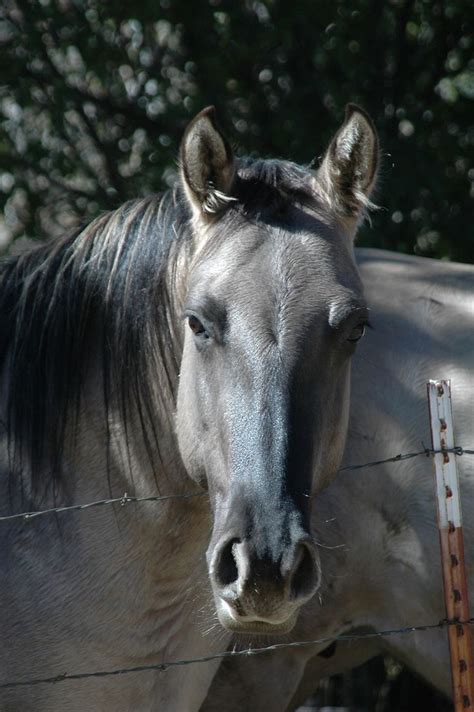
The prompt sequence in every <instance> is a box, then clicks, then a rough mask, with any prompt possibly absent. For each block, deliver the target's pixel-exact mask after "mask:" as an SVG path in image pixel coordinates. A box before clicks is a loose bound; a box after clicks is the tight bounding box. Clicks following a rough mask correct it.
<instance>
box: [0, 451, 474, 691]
mask: <svg viewBox="0 0 474 712" xmlns="http://www.w3.org/2000/svg"><path fill="white" fill-rule="evenodd" d="M449 454H453V455H455V456H456V457H461V456H464V455H474V448H465V447H461V446H455V447H451V448H442V449H438V450H436V449H433V448H426V447H423V449H422V450H419V451H416V452H409V453H400V454H397V455H393V456H391V457H387V458H384V459H380V460H373V461H370V462H365V463H361V464H354V465H346V466H344V467H342V468H340V470H339V472H347V471H356V470H361V469H364V468H371V467H377V466H380V465H385V464H388V463H397V462H403V461H406V460H411V459H413V458H415V457H428V458H429V457H434V456H435V455H443V456H446V455H449ZM205 496H207V492H190V493H182V494H169V495H150V496H147V497H133V496H129V495H128V494H127V493H124V494H123V495H122V496H121V497H115V498H109V499H102V500H97V501H93V502H86V503H84V504H75V505H70V506H64V507H51V508H48V509H43V510H38V511H32V512H20V513H17V514H10V515H6V516H1V517H0V523H7V522H12V521H15V520H16V521H18V520H23V521H24V522H31V521H32V520H34V519H37V518H39V517H42V516H47V515H50V514H65V513H71V512H78V511H80V512H82V511H85V510H89V509H93V508H97V507H104V506H108V505H120V506H126V505H129V504H140V503H143V502H155V503H160V502H165V501H169V500H178V499H181V500H183V499H192V498H195V497H205ZM465 625H468V626H473V625H474V618H469V619H467V620H460V619H456V618H454V619H448V618H444V619H442V620H440V621H438V622H436V623H426V624H423V625H412V626H404V627H401V628H393V629H388V630H378V631H368V632H365V633H345V634H342V635H328V636H325V637H322V638H317V639H313V640H303V641H294V642H285V643H274V644H272V645H266V646H262V647H255V648H252V647H248V648H245V649H243V650H236V649H233V650H225V651H221V652H218V653H213V654H211V655H206V656H202V657H197V658H188V659H181V660H168V661H163V662H160V663H153V664H148V665H138V666H134V667H126V668H117V669H112V670H95V671H91V672H81V673H68V672H63V673H59V674H57V675H54V676H52V677H45V678H30V679H26V680H12V681H8V682H3V683H0V689H8V688H10V689H11V688H16V687H25V686H31V685H42V684H57V683H61V682H67V681H68V680H84V679H89V678H104V677H111V676H118V675H128V674H133V673H140V672H149V671H159V672H166V671H167V670H169V669H171V668H175V667H182V666H188V665H195V664H203V663H207V662H211V661H214V660H222V659H224V658H234V657H251V656H255V655H262V654H267V653H271V652H275V651H278V650H286V649H291V648H304V647H311V646H314V647H316V646H321V645H326V644H331V643H337V642H344V641H356V640H367V639H374V638H375V639H376V638H387V637H390V636H397V635H409V634H413V633H417V632H425V631H434V630H440V629H443V628H449V627H451V626H457V627H462V626H465Z"/></svg>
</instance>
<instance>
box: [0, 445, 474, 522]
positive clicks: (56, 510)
mask: <svg viewBox="0 0 474 712" xmlns="http://www.w3.org/2000/svg"><path fill="white" fill-rule="evenodd" d="M443 454H453V455H457V456H458V457H460V456H462V455H474V449H471V448H463V447H460V446H457V447H453V448H443V449H442V450H433V449H431V448H424V449H423V450H419V451H418V452H408V453H405V454H399V455H393V456H392V457H387V458H385V459H384V460H373V461H372V462H364V463H362V464H360V465H346V466H345V467H341V468H340V469H339V472H346V471H349V470H362V469H364V468H369V467H376V466H378V465H385V464H387V463H390V462H403V461H404V460H411V459H412V458H414V457H420V456H424V457H433V456H434V455H443ZM194 497H207V492H185V493H182V494H165V495H150V496H147V497H131V496H129V495H128V494H127V493H126V492H125V493H124V494H123V495H122V496H121V497H112V498H108V499H99V500H96V501H94V502H86V503H85V504H72V505H69V506H66V507H50V508H48V509H40V510H38V511H33V512H19V513H18V514H8V515H6V516H2V517H0V522H11V521H13V520H15V519H23V520H24V521H26V522H27V521H30V520H32V519H37V518H38V517H42V516H45V515H47V514H63V513H66V512H81V511H84V510H86V509H93V508H95V507H103V506H106V505H110V504H119V505H121V506H125V505H127V504H139V503H141V502H165V501H168V500H171V499H193V498H194Z"/></svg>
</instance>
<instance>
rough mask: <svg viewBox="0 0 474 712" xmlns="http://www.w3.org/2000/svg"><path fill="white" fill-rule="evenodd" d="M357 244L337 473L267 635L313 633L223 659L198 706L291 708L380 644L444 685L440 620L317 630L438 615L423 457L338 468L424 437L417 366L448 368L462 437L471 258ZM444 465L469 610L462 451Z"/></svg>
mask: <svg viewBox="0 0 474 712" xmlns="http://www.w3.org/2000/svg"><path fill="white" fill-rule="evenodd" d="M356 253H357V261H358V266H359V271H360V274H361V277H362V280H363V283H364V286H365V293H366V296H367V300H368V303H369V304H370V309H371V312H370V321H371V324H372V326H373V328H372V329H370V330H369V331H368V333H367V335H366V338H365V339H364V341H363V343H361V344H360V347H359V349H358V351H357V354H356V355H355V356H354V359H353V362H352V398H351V409H350V419H349V427H348V437H347V441H346V449H345V455H344V459H343V468H342V471H341V472H339V474H338V476H337V477H336V479H335V480H334V482H333V483H332V484H331V485H330V486H329V487H328V488H327V489H325V491H324V492H322V493H320V494H319V495H318V496H317V497H316V499H315V501H314V507H313V509H312V515H311V521H312V532H313V538H314V540H315V541H316V542H317V544H318V546H319V547H320V555H321V576H322V583H321V587H320V590H319V592H318V593H317V594H316V595H315V596H314V597H313V598H312V599H311V601H310V602H308V603H307V604H306V605H305V606H304V607H303V609H302V611H301V613H300V616H299V619H298V623H297V625H296V627H295V628H294V629H293V631H292V632H291V635H290V636H286V637H281V638H279V640H280V642H291V641H307V640H309V641H311V640H319V639H325V640H326V642H322V643H320V644H318V645H313V646H308V647H301V648H294V649H282V650H279V651H274V652H268V653H265V654H264V655H261V656H254V657H251V658H249V659H244V658H230V659H227V660H225V661H224V662H223V664H222V665H221V668H220V670H219V672H218V674H217V675H216V678H215V679H214V682H213V684H212V686H211V688H210V691H209V694H208V698H207V700H206V702H205V703H204V705H203V707H202V712H217V711H219V712H234V711H235V712H237V710H239V712H245V711H246V710H248V711H249V712H250V710H252V712H260V711H262V712H263V711H265V712H267V711H268V710H271V712H290V711H291V710H295V709H296V708H297V707H298V705H301V704H303V703H304V701H305V699H306V698H307V697H308V696H309V695H310V694H311V693H312V692H314V690H315V688H316V686H317V684H318V681H319V680H320V679H321V678H322V677H325V676H327V675H332V674H336V673H340V672H344V671H345V670H348V669H351V668H353V667H355V666H357V665H359V664H362V663H363V662H365V661H366V660H368V659H369V658H370V657H373V656H375V655H377V654H379V653H387V654H390V655H391V656H392V657H394V658H396V659H398V660H399V661H400V662H402V663H403V664H404V665H406V666H408V667H409V668H410V669H411V670H413V671H414V672H415V673H416V674H417V675H419V676H421V677H422V678H423V679H424V680H426V681H427V682H428V683H430V684H431V685H433V686H434V687H436V688H437V689H438V690H440V691H441V692H443V693H444V694H446V695H450V694H451V674H450V662H449V650H448V641H447V630H446V628H435V629H432V630H425V631H416V632H410V633H409V634H400V635H390V636H387V637H381V638H377V637H375V638H373V637H367V638H362V639H360V640H357V639H356V640H352V641H345V642H344V641H340V642H335V643H331V642H330V639H331V637H337V636H340V635H347V634H349V635H358V634H364V633H369V634H370V633H372V632H374V631H384V630H385V631H386V630H397V629H400V628H404V627H409V626H423V625H435V626H436V624H437V623H438V622H439V621H441V620H442V619H444V618H445V616H446V613H445V608H444V597H443V583H442V581H443V578H442V573H441V557H440V548H439V537H438V533H437V523H436V496H435V486H434V481H433V463H432V461H431V459H430V458H427V457H424V456H420V457H415V458H412V459H409V460H404V461H400V462H389V463H384V464H380V465H378V466H376V467H371V468H367V469H360V470H349V469H347V470H344V467H345V466H349V465H354V464H357V463H366V462H373V461H378V460H383V459H385V458H386V457H387V456H391V455H396V454H398V453H409V452H417V451H420V452H421V451H423V449H424V447H426V446H429V444H430V430H429V415H428V404H427V398H426V381H427V380H428V379H430V378H435V379H439V378H448V377H449V378H451V379H452V403H453V418H454V429H455V438H456V443H457V444H458V445H460V446H464V448H465V449H469V448H472V446H473V444H474V409H473V407H472V404H473V402H474V377H473V373H474V370H473V365H474V364H473V361H474V267H473V266H470V265H461V264H454V263H446V262H437V261H434V260H429V259H425V258H421V257H415V256H408V255H400V254H393V253H388V252H384V251H377V250H368V249H357V250H356ZM457 466H458V471H459V477H460V491H461V496H462V507H463V512H464V517H463V531H464V538H465V547H466V562H467V573H468V579H469V590H470V599H471V611H472V605H473V604H474V567H473V565H472V564H473V562H474V521H473V519H472V517H471V516H470V513H471V512H472V509H473V506H474V480H473V472H474V458H473V457H472V456H470V455H467V454H466V455H463V456H460V457H459V456H458V457H457ZM328 639H329V641H328ZM274 642H276V641H274V640H271V643H274ZM262 644H263V645H264V644H265V641H263V643H262V642H260V645H262ZM254 647H259V646H258V645H255V644H254Z"/></svg>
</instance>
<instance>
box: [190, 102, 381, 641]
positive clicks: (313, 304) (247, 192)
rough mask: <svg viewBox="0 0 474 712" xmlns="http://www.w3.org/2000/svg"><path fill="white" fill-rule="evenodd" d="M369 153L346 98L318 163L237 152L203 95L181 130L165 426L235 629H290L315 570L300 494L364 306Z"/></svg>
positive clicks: (341, 429)
mask: <svg viewBox="0 0 474 712" xmlns="http://www.w3.org/2000/svg"><path fill="white" fill-rule="evenodd" d="M377 160H378V141H377V135H376V133H375V129H374V127H373V125H372V122H371V121H370V119H369V118H368V116H367V115H366V114H365V113H364V112H363V111H362V110H361V109H359V108H358V107H356V106H354V105H350V106H349V107H348V108H347V111H346V117H345V121H344V123H343V125H342V126H341V128H340V129H339V131H338V132H337V133H336V135H335V136H334V138H333V140H332V142H331V143H330V146H329V148H328V150H327V152H326V154H325V155H324V157H323V159H322V161H321V163H320V166H319V168H318V169H317V170H311V169H309V168H301V167H298V166H296V165H294V164H292V163H289V162H285V161H279V160H278V161H277V160H256V159H238V158H235V157H234V155H233V152H232V150H231V147H230V145H229V143H228V141H227V140H226V138H225V137H224V136H223V134H222V132H221V131H220V129H219V128H218V126H217V123H216V117H215V111H214V109H213V108H208V109H205V110H204V111H202V112H201V113H200V114H199V115H198V116H197V117H196V118H195V119H194V120H193V121H192V123H191V124H190V126H189V127H188V129H187V131H186V133H185V136H184V138H183V142H182V147H181V171H182V183H183V186H184V191H185V194H186V199H187V201H188V202H189V205H190V210H191V214H192V225H193V241H194V251H193V256H192V259H191V263H190V266H189V270H188V271H187V283H186V290H185V291H186V296H185V300H184V311H183V315H184V321H185V338H184V350H183V357H182V363H181V371H180V382H179V390H178V402H177V433H178V441H179V447H180V453H181V456H182V459H183V462H184V465H185V467H186V469H187V472H188V474H189V475H190V476H191V477H192V478H193V479H194V480H196V481H197V482H199V483H200V484H201V485H203V486H205V487H206V488H207V489H208V490H209V496H210V502H211V508H212V513H213V531H212V536H211V540H210V544H209V548H208V551H207V559H208V568H209V574H210V579H211V583H212V588H213V593H214V597H215V601H216V606H217V612H218V616H219V620H220V621H221V623H222V624H223V625H224V626H225V627H226V628H228V629H231V630H234V631H241V632H264V633H271V632H282V631H286V630H290V629H291V627H292V626H293V625H294V622H295V620H296V616H297V612H298V609H299V608H300V607H301V605H302V604H303V603H305V601H307V600H308V599H309V598H310V597H311V596H313V595H314V593H315V592H316V590H317V588H318V585H319V580H320V574H319V559H318V555H317V551H316V548H315V545H314V543H313V541H312V539H311V535H310V530H309V510H310V504H311V498H312V496H313V495H314V494H315V493H317V492H318V491H319V490H321V488H322V487H324V486H325V485H326V484H327V483H328V482H330V481H331V479H332V478H333V477H334V476H335V474H336V472H337V470H338V467H339V465H340V461H341V458H342V454H343V448H344V443H345V438H346V431H347V421H348V408H349V391H350V363H351V356H352V354H353V353H354V350H355V348H356V346H357V342H358V341H359V339H360V338H361V337H362V335H363V333H364V328H365V326H366V324H367V322H368V311H367V305H366V302H365V299H364V295H363V289H362V285H361V281H360V278H359V275H358V271H357V268H356V266H355V262H354V257H353V238H354V235H355V232H356V228H357V224H358V222H359V221H360V219H361V217H362V215H363V213H364V210H365V209H366V208H367V206H368V205H369V204H370V202H369V196H370V193H371V190H372V187H373V183H374V178H375V173H376V168H377Z"/></svg>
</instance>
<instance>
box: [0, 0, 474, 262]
mask: <svg viewBox="0 0 474 712" xmlns="http://www.w3.org/2000/svg"><path fill="white" fill-rule="evenodd" d="M473 19H474V3H473V2H472V0H447V1H445V2H433V1H431V0H360V1H359V2H357V1H353V2H341V1H338V0H331V1H330V2H328V1H327V0H298V2H296V1H295V2H291V1H290V0H287V1H286V2H283V1H280V2H278V1H277V0H274V1H271V0H267V1H265V2H264V1H261V2H251V1H247V2H230V1H227V2H226V1H225V0H208V1H207V2H204V1H202V0H192V1H191V0H161V2H158V1H157V0H153V1H149V0H136V2H135V3H130V2H125V1H124V0H122V1H121V2H116V1H114V0H108V1H103V0H97V1H94V0H85V1H81V2H80V1H79V0H75V1H73V0H54V1H53V0H34V1H31V2H28V0H17V1H10V0H3V2H2V9H1V19H0V43H1V77H0V82H1V85H0V87H1V88H0V203H1V205H0V208H3V210H4V215H5V218H4V222H3V223H2V224H0V241H1V242H3V243H5V242H6V241H7V240H8V239H9V238H10V237H11V236H15V237H16V236H20V235H27V236H29V237H46V236H54V235H56V234H58V233H59V232H63V231H64V229H65V228H68V227H69V226H70V225H71V224H74V223H77V222H78V221H83V220H89V219H90V218H91V217H92V216H94V215H95V214H97V213H98V212H99V211H102V210H104V209H108V208H114V207H115V206H117V205H119V204H120V203H122V202H123V201H124V200H126V199H127V198H130V197H135V196H137V195H143V194H146V193H148V192H150V191H158V190H161V189H163V188H164V187H166V186H167V185H169V184H170V183H172V182H173V180H174V179H175V176H176V156H177V149H178V145H179V141H180V137H181V135H182V132H183V128H184V127H185V125H186V123H187V122H188V121H189V119H190V118H191V117H192V116H193V115H194V114H195V113H197V112H198V111H199V110H200V109H202V108H203V107H204V106H206V105H208V104H211V103H213V104H215V105H216V106H217V107H218V109H219V112H220V115H221V123H223V125H224V127H225V128H226V130H227V133H228V135H229V137H230V138H231V140H232V142H233V143H234V144H235V146H236V147H237V150H238V151H240V152H241V153H249V152H250V153H253V152H255V153H257V154H259V155H260V156H278V157H284V158H290V159H292V160H295V161H298V162H302V163H307V162H309V161H311V159H312V158H313V157H314V156H318V155H320V154H321V153H322V151H323V150H324V148H325V146H326V145H327V143H328V141H329V138H330V137H331V135H332V134H333V132H334V131H335V130H336V128H337V126H338V125H339V123H340V122H341V120H342V118H343V113H344V105H345V104H346V102H348V101H355V102H358V103H360V104H361V105H362V106H363V107H365V108H366V109H367V110H368V111H369V113H370V114H371V115H372V117H373V119H374V121H375V123H376V126H377V128H378V131H379V133H380V137H381V143H382V150H383V162H382V167H381V171H380V180H379V188H378V191H377V194H376V197H375V200H376V202H377V203H378V204H379V205H380V206H381V208H382V210H380V211H379V212H378V213H376V214H375V215H374V216H373V218H372V227H370V225H365V226H364V227H363V228H362V230H361V234H360V244H365V245H372V246H380V247H384V248H388V249H393V250H399V251H404V252H410V253H413V252H415V253H417V254H420V255H427V256H432V257H440V258H447V259H453V260H459V261H474V230H473V225H474V210H473V205H474V201H473V199H472V198H473V196H474V165H473V154H474V151H473V144H474V102H473V99H474V60H473V59H472V57H473V38H472V34H471V32H472V21H473Z"/></svg>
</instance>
